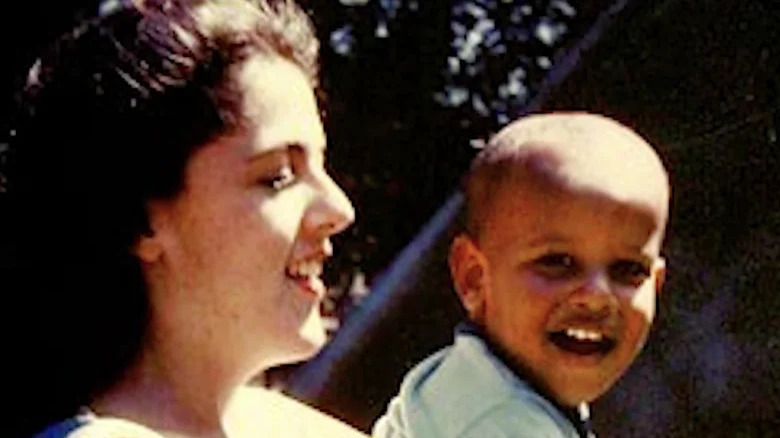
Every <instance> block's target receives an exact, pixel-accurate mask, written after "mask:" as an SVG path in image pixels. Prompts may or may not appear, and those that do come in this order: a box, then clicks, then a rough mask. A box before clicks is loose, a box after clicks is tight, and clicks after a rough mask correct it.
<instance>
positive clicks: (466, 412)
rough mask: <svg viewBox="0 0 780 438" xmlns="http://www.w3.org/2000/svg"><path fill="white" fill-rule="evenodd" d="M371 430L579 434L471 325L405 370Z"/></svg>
mask: <svg viewBox="0 0 780 438" xmlns="http://www.w3.org/2000/svg"><path fill="white" fill-rule="evenodd" d="M372 436H373V437H374V438H579V434H578V433H577V430H576V429H575V428H574V426H573V425H572V423H571V422H570V421H569V420H568V419H567V418H566V417H565V416H564V415H563V413H561V411H560V410H559V409H558V408H556V407H555V406H554V405H553V404H552V403H551V402H550V401H548V400H547V399H545V398H544V397H542V396H541V395H539V394H538V393H536V392H535V391H534V390H533V389H532V388H531V387H530V386H529V385H528V383H526V382H525V381H523V380H521V379H520V378H519V377H518V376H517V375H516V374H515V373H514V372H512V371H511V370H510V369H509V368H507V366H506V365H504V363H503V362H502V361H501V360H500V359H499V358H498V357H496V356H495V355H494V354H493V353H492V351H490V349H489V348H488V346H487V345H486V344H485V342H484V341H483V340H482V339H481V338H480V337H479V336H478V335H477V334H475V333H471V332H469V331H459V333H457V335H456V337H455V343H454V344H453V345H451V346H449V347H447V348H444V349H443V350H440V351H439V352H437V353H435V354H433V355H432V356H430V357H428V358H427V359H425V360H424V361H422V362H421V363H419V364H418V365H417V366H416V367H415V368H413V369H412V370H411V371H410V372H409V373H408V374H407V375H406V377H405V378H404V381H403V383H402V384H401V389H400V391H399V394H398V395H397V396H396V397H395V398H394V399H393V400H392V401H391V402H390V405H389V406H388V409H387V412H386V413H385V414H384V415H383V416H382V417H381V418H380V419H379V420H378V421H377V423H376V424H375V425H374V429H373V432H372Z"/></svg>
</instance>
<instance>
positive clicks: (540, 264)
mask: <svg viewBox="0 0 780 438" xmlns="http://www.w3.org/2000/svg"><path fill="white" fill-rule="evenodd" d="M533 268H534V270H535V271H536V272H537V273H539V274H541V275H543V276H544V277H548V278H553V279H557V278H569V277H572V276H574V275H575V274H576V273H577V270H578V269H579V267H578V265H577V260H575V259H574V257H573V256H571V255H570V254H566V253H554V254H546V255H543V256H541V257H539V258H537V259H536V260H534V261H533Z"/></svg>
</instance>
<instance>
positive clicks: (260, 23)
mask: <svg viewBox="0 0 780 438" xmlns="http://www.w3.org/2000/svg"><path fill="white" fill-rule="evenodd" d="M101 9H102V12H101V14H100V15H99V16H97V17H95V18H92V19H90V20H89V21H87V22H85V23H83V24H82V25H80V26H79V27H77V28H76V29H74V30H73V31H72V32H70V33H68V34H66V35H64V36H63V37H61V38H60V39H59V40H58V41H56V43H55V44H54V45H52V46H51V47H50V48H49V49H48V51H47V52H46V53H45V54H44V55H43V56H42V57H41V58H39V59H38V60H37V61H36V62H35V64H34V66H33V67H32V69H31V70H30V72H29V76H28V80H27V82H26V85H25V87H24V90H23V91H22V92H21V93H20V96H19V111H18V114H17V115H16V116H17V117H16V121H15V124H14V129H13V130H12V134H13V135H12V137H11V139H10V142H9V146H8V148H7V150H5V151H4V156H3V157H2V163H3V168H2V170H0V176H2V179H0V185H1V187H0V189H2V190H0V191H1V192H2V193H0V198H2V206H3V209H4V211H5V212H6V213H3V214H2V215H3V216H4V218H3V220H4V221H6V224H5V225H4V227H3V229H2V230H0V232H2V233H3V234H2V246H1V247H0V249H2V253H3V254H2V256H1V257H0V263H2V271H3V272H2V273H3V278H2V279H0V284H2V286H0V289H3V290H6V291H9V292H10V293H5V294H4V297H5V298H6V305H7V306H8V307H7V308H14V309H15V310H14V311H15V312H18V313H19V315H22V316H23V318H21V319H20V321H21V322H20V323H14V324H13V326H12V327H9V329H13V330H14V331H15V333H18V334H19V335H18V336H16V335H14V336H13V337H14V338H16V339H15V340H16V342H14V346H13V347H12V348H11V351H12V354H13V355H14V356H13V357H14V361H15V362H17V363H19V364H24V366H21V367H19V369H16V370H14V371H13V373H14V374H15V375H17V376H29V378H25V379H22V380H26V381H25V382H23V385H24V387H26V389H25V390H24V391H20V394H19V396H18V397H17V398H16V400H14V402H15V403H17V405H18V406H19V408H20V409H21V410H22V411H24V412H27V415H28V417H29V418H28V419H27V420H25V421H27V424H26V426H27V427H28V428H33V427H36V426H39V425H40V424H36V421H38V422H40V421H48V420H49V419H51V418H54V417H56V416H60V415H67V414H69V413H71V411H72V410H73V409H74V408H75V407H76V406H78V405H79V404H83V403H86V402H87V401H88V399H89V397H90V396H91V395H93V394H95V393H96V392H99V391H101V390H102V389H104V388H105V387H106V386H107V385H109V384H110V383H112V382H113V381H115V380H116V379H117V378H118V377H119V376H120V374H121V373H122V372H123V371H124V370H125V369H126V368H127V366H128V365H129V364H130V363H131V362H132V361H133V359H134V358H135V357H136V355H137V354H138V352H139V351H140V347H141V345H142V343H143V339H144V335H145V330H146V326H147V314H148V311H147V310H148V309H147V306H148V304H147V297H146V286H145V284H144V280H143V277H142V272H141V267H140V263H139V261H138V259H137V258H136V257H135V256H133V255H132V253H131V251H130V248H131V247H132V245H133V244H134V242H135V241H136V240H137V238H138V237H139V236H140V235H142V234H143V233H146V232H148V224H147V217H146V212H145V205H146V203H147V201H149V200H150V199H163V198H170V197H173V196H176V195H177V193H179V191H180V190H181V188H182V176H183V170H184V168H185V165H186V163H187V160H188V157H190V156H191V154H192V153H193V151H194V150H196V149H197V148H198V147H200V146H202V145H204V144H207V143H208V142H209V141H210V140H213V139H214V138H215V137H218V136H220V135H224V134H226V133H229V132H230V131H231V130H234V129H237V128H239V127H240V126H241V125H242V122H243V118H242V108H241V104H242V96H241V92H240V90H239V89H238V88H237V86H236V83H235V80H234V79H235V71H236V69H238V68H240V66H241V65H242V63H243V61H245V60H246V59H247V58H249V57H250V56H254V55H258V54H259V55H268V56H280V57H282V58H284V59H287V60H289V61H292V62H293V63H295V64H296V65H297V66H299V67H300V68H301V70H302V71H303V72H304V73H305V74H306V75H307V77H308V79H309V80H310V82H311V85H312V86H313V87H315V88H316V86H317V75H318V71H317V65H318V60H317V53H318V42H317V39H316V37H315V35H314V32H313V29H312V26H311V23H310V21H309V19H308V17H307V16H306V14H305V13H304V12H303V11H302V10H301V9H300V8H299V7H298V6H296V5H295V4H293V3H292V2H291V1H288V0H279V1H272V0H260V1H258V2H250V1H245V0H222V1H207V0H202V1H188V0H180V1H177V0H167V1H166V0H146V1H133V2H130V1H126V2H120V1H113V2H106V3H104V5H103V7H102V8H101ZM11 285H12V286H13V287H10V286H11ZM6 286H9V287H8V288H6ZM9 299H10V300H11V301H8V300H9ZM9 303H10V304H9ZM9 325H10V324H9ZM20 386H21V385H20ZM26 407H27V408H26Z"/></svg>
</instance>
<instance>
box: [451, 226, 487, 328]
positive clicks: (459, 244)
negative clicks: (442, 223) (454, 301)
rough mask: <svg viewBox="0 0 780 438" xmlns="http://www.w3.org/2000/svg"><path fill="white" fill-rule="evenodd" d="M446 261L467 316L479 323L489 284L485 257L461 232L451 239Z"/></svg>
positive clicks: (482, 315)
mask: <svg viewBox="0 0 780 438" xmlns="http://www.w3.org/2000/svg"><path fill="white" fill-rule="evenodd" d="M448 262H449V265H450V275H451V276H452V282H453V284H454V286H455V291H456V292H457V294H458V298H460V302H461V304H462V305H463V307H464V308H465V309H466V312H467V313H468V315H469V318H470V319H471V320H472V321H474V322H477V323H480V322H481V321H482V319H483V318H484V310H485V294H486V293H487V291H488V288H489V286H490V284H489V283H490V279H489V276H488V262H487V259H486V258H485V256H484V255H483V254H482V251H480V250H479V248H477V246H476V244H475V243H474V241H473V240H472V239H471V238H470V237H469V236H467V235H465V234H461V235H459V236H457V237H455V239H454V240H453V241H452V245H451V246H450V254H449V259H448Z"/></svg>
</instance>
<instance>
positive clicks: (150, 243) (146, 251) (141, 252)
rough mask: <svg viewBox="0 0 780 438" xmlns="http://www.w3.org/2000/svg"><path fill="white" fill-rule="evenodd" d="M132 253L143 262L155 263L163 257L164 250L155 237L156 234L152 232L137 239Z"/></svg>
mask: <svg viewBox="0 0 780 438" xmlns="http://www.w3.org/2000/svg"><path fill="white" fill-rule="evenodd" d="M132 251H133V254H135V256H136V257H138V259H139V260H141V262H143V263H155V262H157V261H158V260H160V257H162V252H163V248H162V245H161V244H160V242H159V239H157V238H156V237H155V235H154V232H152V231H150V232H147V233H144V234H142V235H141V236H139V237H138V239H136V241H135V245H133V250H132Z"/></svg>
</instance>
